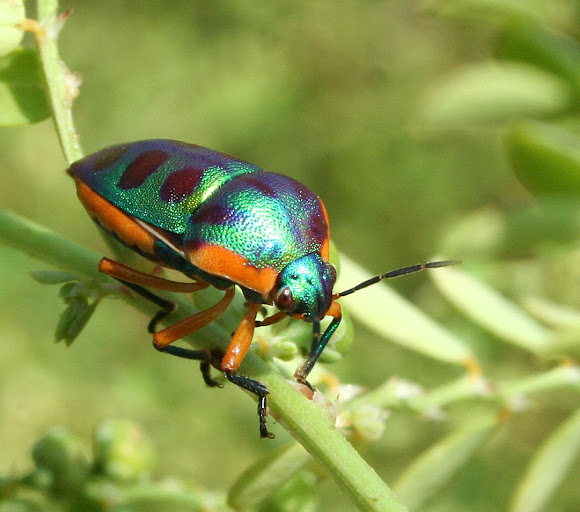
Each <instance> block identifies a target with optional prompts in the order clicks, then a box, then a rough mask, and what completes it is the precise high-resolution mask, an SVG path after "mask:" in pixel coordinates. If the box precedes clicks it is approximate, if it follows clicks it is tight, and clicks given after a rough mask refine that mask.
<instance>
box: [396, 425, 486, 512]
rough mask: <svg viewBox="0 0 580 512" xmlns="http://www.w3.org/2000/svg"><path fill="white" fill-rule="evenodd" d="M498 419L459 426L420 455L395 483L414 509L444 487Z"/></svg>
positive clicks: (407, 502)
mask: <svg viewBox="0 0 580 512" xmlns="http://www.w3.org/2000/svg"><path fill="white" fill-rule="evenodd" d="M496 425H497V422H496V421H495V419H493V420H490V419H488V420H485V421H481V422H479V423H477V424H475V425H473V426H470V427H466V428H464V429H462V430H459V431H457V432H455V433H453V434H451V435H450V436H448V437H446V438H445V439H443V440H442V441H440V442H439V443H437V444H435V445H433V446H432V447H431V448H429V449H428V450H427V451H426V452H424V453H423V454H422V455H420V456H419V458H417V459H416V460H415V461H414V462H413V463H412V464H411V465H410V466H409V467H408V468H407V469H406V470H405V472H404V473H403V474H402V475H401V476H400V477H399V479H398V481H397V482H396V483H395V485H394V486H393V490H394V491H395V492H396V493H397V495H398V497H399V498H400V500H401V501H402V502H403V503H405V505H407V507H409V509H410V510H417V509H419V508H420V506H421V505H422V504H423V503H424V502H425V501H427V500H428V499H429V498H431V497H432V496H433V495H434V494H435V493H436V492H437V491H438V490H439V489H441V487H443V486H444V485H445V484H446V483H447V482H448V481H449V480H450V479H451V478H452V477H453V475H455V474H456V473H457V471H459V469H460V468H461V467H462V466H463V465H464V464H465V463H466V462H467V461H468V460H469V459H470V458H471V457H472V455H473V453H474V452H475V451H476V450H477V449H478V448H479V447H480V446H481V445H482V444H483V443H484V442H485V441H486V440H487V439H488V438H489V436H490V434H491V433H492V432H493V431H494V429H495V427H496Z"/></svg>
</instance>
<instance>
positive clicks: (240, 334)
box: [221, 302, 274, 439]
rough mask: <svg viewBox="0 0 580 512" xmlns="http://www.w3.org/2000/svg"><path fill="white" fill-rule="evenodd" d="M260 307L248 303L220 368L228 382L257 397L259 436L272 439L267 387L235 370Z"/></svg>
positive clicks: (249, 337)
mask: <svg viewBox="0 0 580 512" xmlns="http://www.w3.org/2000/svg"><path fill="white" fill-rule="evenodd" d="M261 307H262V305H261V304H257V303H253V302H252V303H250V305H249V306H248V310H247V311H246V314H245V315H244V318H242V321H241V322H240V325H239V326H238V328H237V329H236V332H235V333H234V335H233V336H232V339H231V341H230V344H229V345H228V349H227V350H226V353H225V354H224V357H223V359H222V365H221V369H222V371H223V372H224V373H225V374H226V377H227V378H228V380H229V381H230V382H233V383H234V384H236V385H237V386H240V387H241V388H244V389H245V390H247V391H249V392H250V393H253V394H254V395H256V396H257V397H258V416H259V418H260V437H267V438H269V439H272V438H273V437H274V434H272V433H271V432H268V428H267V427H266V414H267V410H268V405H267V400H266V397H267V395H268V388H266V386H265V385H264V384H262V383H261V382H258V381H257V380H254V379H250V378H249V377H244V376H243V375H238V374H237V373H236V370H237V369H238V368H239V366H240V364H242V361H243V360H244V357H246V354H247V353H248V350H249V349H250V345H251V344H252V338H253V337H254V328H255V327H256V315H257V314H258V311H259V310H260V308H261Z"/></svg>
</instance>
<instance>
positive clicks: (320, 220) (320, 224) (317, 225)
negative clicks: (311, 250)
mask: <svg viewBox="0 0 580 512" xmlns="http://www.w3.org/2000/svg"><path fill="white" fill-rule="evenodd" d="M308 230H309V232H310V236H311V237H312V239H313V240H316V241H317V242H318V241H320V242H324V240H325V239H326V237H327V235H328V226H327V225H326V221H325V219H324V216H323V215H322V213H321V212H319V211H313V212H312V213H311V214H310V220H309V221H308Z"/></svg>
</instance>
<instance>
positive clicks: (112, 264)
mask: <svg viewBox="0 0 580 512" xmlns="http://www.w3.org/2000/svg"><path fill="white" fill-rule="evenodd" d="M99 271H100V272H102V273H103V274H107V275H109V276H111V277H112V278H114V279H116V280H117V281H119V282H121V283H123V284H124V285H125V286H127V288H130V289H131V290H133V291H134V292H136V293H138V294H139V295H141V296H142V297H144V298H145V299H147V300H148V301H150V302H152V303H153V304H155V305H156V306H159V307H160V308H161V309H160V310H159V311H158V312H157V313H156V314H155V316H154V317H153V318H152V319H151V321H150V322H149V325H148V327H147V330H148V331H149V332H150V333H151V334H153V333H154V332H155V330H156V327H157V324H158V323H159V322H160V321H161V320H163V319H164V318H165V317H167V316H168V315H170V314H171V313H173V312H174V311H175V304H173V302H171V301H169V300H166V299H163V298H161V297H159V296H158V295H155V294H154V293H151V292H150V291H149V290H147V289H145V288H144V286H147V287H149V288H155V289H157V290H165V291H171V292H178V293H179V292H181V293H193V292H196V291H199V290H203V289H204V288H207V287H208V286H209V284H208V283H205V282H201V281H200V282H193V283H181V282H178V281H171V280H169V279H164V278H162V277H159V276H153V275H151V274H146V273H145V272H140V271H139V270H135V269H134V268H131V267H128V266H127V265H123V264H122V263H119V262H118V261H114V260H111V259H109V258H102V259H101V261H99Z"/></svg>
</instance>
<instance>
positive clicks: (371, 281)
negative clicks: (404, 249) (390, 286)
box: [333, 260, 461, 300]
mask: <svg viewBox="0 0 580 512" xmlns="http://www.w3.org/2000/svg"><path fill="white" fill-rule="evenodd" d="M459 263H461V260H444V261H430V262H429V263H424V264H417V265H411V266H409V267H403V268H398V269H397V270H391V271H390V272H387V273H386V274H383V275H379V276H375V277H371V278H370V279H367V280H366V281H363V282H362V283H360V284H357V285H356V286H353V287H352V288H349V289H348V290H345V291H344V292H340V293H337V294H335V295H334V297H333V299H335V300H336V299H338V298H339V297H344V296H345V295H350V294H351V293H354V292H357V291H358V290H362V289H363V288H366V287H367V286H371V285H373V284H376V283H378V282H379V281H382V280H383V279H391V278H392V277H399V276H404V275H406V274H412V273H413V272H419V270H423V269H424V268H441V267H449V266H451V265H457V264H459Z"/></svg>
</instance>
